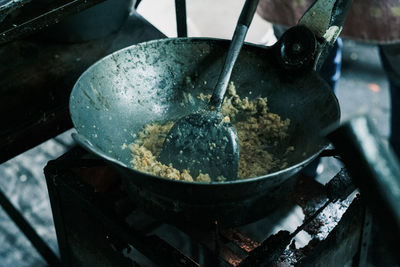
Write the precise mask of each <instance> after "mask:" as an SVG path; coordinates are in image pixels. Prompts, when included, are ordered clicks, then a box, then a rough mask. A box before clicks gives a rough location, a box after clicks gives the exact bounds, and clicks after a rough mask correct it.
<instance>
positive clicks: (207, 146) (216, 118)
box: [159, 0, 258, 181]
mask: <svg viewBox="0 0 400 267" xmlns="http://www.w3.org/2000/svg"><path fill="white" fill-rule="evenodd" d="M257 4H258V0H247V1H246V2H245V4H244V7H243V9H242V12H241V13H240V17H239V19H238V22H237V24H236V28H235V32H234V34H233V37H232V42H231V43H230V45H229V50H228V52H227V55H226V58H225V61H224V64H223V66H222V69H221V72H220V74H219V77H218V80H217V84H216V86H215V88H214V91H213V94H212V96H211V99H210V101H209V103H208V107H207V108H206V109H205V110H200V111H199V112H197V113H194V114H190V115H189V116H184V117H182V118H180V119H179V120H177V121H176V122H175V124H174V126H173V127H172V128H171V130H170V131H169V133H168V134H167V136H166V138H165V140H166V141H165V142H164V145H163V147H162V150H161V153H160V157H159V159H160V161H161V162H162V163H164V164H165V165H169V164H172V166H174V167H175V168H177V169H178V170H180V171H183V170H184V169H186V170H189V172H190V173H191V174H192V175H193V176H194V177H197V176H198V175H199V174H200V173H203V174H209V176H210V177H211V179H212V180H213V181H216V180H217V179H218V177H221V176H222V177H224V178H225V179H227V180H235V179H236V178H237V174H238V169H239V140H238V136H237V132H236V129H235V128H234V127H233V125H232V124H231V123H230V122H227V121H225V120H224V116H223V115H222V113H221V107H222V103H223V101H224V96H225V93H226V91H227V89H228V84H229V81H230V79H231V75H232V70H233V68H234V66H235V63H236V60H237V58H238V56H239V54H240V51H241V49H242V46H243V42H244V39H245V37H246V34H247V30H248V28H249V26H250V24H251V21H252V20H253V16H254V13H255V11H256V7H257Z"/></svg>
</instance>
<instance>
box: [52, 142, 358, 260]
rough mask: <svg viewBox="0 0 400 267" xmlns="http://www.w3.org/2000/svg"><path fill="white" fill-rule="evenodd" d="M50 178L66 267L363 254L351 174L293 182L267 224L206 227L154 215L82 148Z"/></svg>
mask: <svg viewBox="0 0 400 267" xmlns="http://www.w3.org/2000/svg"><path fill="white" fill-rule="evenodd" d="M45 176H46V181H47V185H48V191H49V196H50V201H51V205H52V211H53V216H54V222H55V226H56V233H57V237H58V242H59V248H60V254H61V259H62V262H63V264H64V265H65V266H94V265H96V266H132V265H133V266H300V265H312V266H316V265H318V266H343V265H345V264H346V263H349V262H352V260H353V258H354V256H355V255H357V253H358V254H359V248H360V242H361V241H360V239H361V236H362V235H361V234H362V232H363V225H364V214H365V209H364V206H363V205H362V203H361V200H360V198H359V197H358V196H357V195H356V193H354V189H355V188H354V186H353V185H352V183H351V180H350V177H349V175H348V174H347V172H346V170H345V169H342V170H341V171H340V172H339V173H338V174H337V175H335V176H334V177H333V178H332V179H331V180H330V182H328V183H327V184H326V185H321V184H320V183H318V182H316V181H315V180H312V179H307V178H304V177H301V176H298V177H293V179H292V182H293V183H294V187H292V189H291V191H290V192H287V194H288V196H289V197H287V199H289V201H286V202H282V203H281V205H280V206H279V207H278V208H277V209H275V210H274V211H273V212H271V211H268V212H267V213H266V214H265V216H264V218H262V219H260V220H257V221H255V222H252V223H250V224H247V225H243V226H239V227H223V226H219V224H218V221H216V222H215V225H213V226H212V227H208V228H200V227H198V226H193V225H187V224H185V223H179V222H174V223H170V222H167V221H164V220H160V219H159V218H155V217H152V215H151V212H148V211H147V212H146V210H142V209H141V207H139V206H137V205H136V204H135V203H134V202H133V201H132V200H131V199H130V198H129V196H128V194H127V192H126V190H125V187H124V184H123V183H122V181H121V179H120V177H119V175H118V174H117V172H115V170H114V169H113V168H112V167H110V166H109V165H107V164H106V163H105V162H104V161H103V160H101V159H98V158H95V157H94V156H93V155H91V154H89V153H87V152H86V151H85V150H83V149H82V148H80V147H75V148H73V149H72V150H70V151H69V152H67V153H66V154H64V155H63V156H61V157H60V158H58V159H56V160H54V161H50V162H49V163H48V165H47V166H46V168H45ZM238 216H240V214H238ZM356 258H357V257H356Z"/></svg>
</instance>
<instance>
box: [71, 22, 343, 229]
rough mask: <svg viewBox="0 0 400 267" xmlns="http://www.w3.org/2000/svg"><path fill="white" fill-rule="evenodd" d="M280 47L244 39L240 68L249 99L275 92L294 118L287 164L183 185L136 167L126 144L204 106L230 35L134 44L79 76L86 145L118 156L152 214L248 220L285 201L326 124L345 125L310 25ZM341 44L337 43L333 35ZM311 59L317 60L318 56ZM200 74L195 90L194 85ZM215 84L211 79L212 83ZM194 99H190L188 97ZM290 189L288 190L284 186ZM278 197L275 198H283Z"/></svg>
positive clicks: (74, 112) (74, 100)
mask: <svg viewBox="0 0 400 267" xmlns="http://www.w3.org/2000/svg"><path fill="white" fill-rule="evenodd" d="M288 32H290V34H288V35H286V36H285V35H284V37H282V39H281V40H280V41H279V42H278V43H277V44H276V45H275V46H273V47H267V48H266V47H260V46H255V45H248V44H247V45H244V46H243V49H242V52H241V54H240V56H239V58H238V61H237V65H236V66H235V68H234V70H233V74H232V80H233V81H234V83H235V85H236V88H237V92H238V94H239V95H240V96H242V97H245V96H247V97H249V98H255V97H258V96H262V97H267V98H268V105H269V108H270V110H271V111H272V112H274V113H277V114H279V115H280V116H281V117H282V118H284V119H285V118H289V119H290V120H291V126H290V129H289V134H290V137H289V138H288V139H287V140H286V141H285V142H283V143H282V144H280V148H279V149H278V150H277V151H274V153H275V154H276V155H279V154H280V153H283V151H286V148H287V147H288V146H294V147H295V152H294V153H292V154H290V155H289V156H288V157H287V161H288V163H289V165H288V167H287V168H285V169H283V170H280V171H277V172H273V173H270V174H266V175H264V176H260V177H253V178H249V179H244V180H236V181H231V182H215V183H207V184H206V183H198V182H192V183H189V182H182V181H174V180H169V179H165V178H160V177H155V176H152V175H148V174H146V173H142V172H139V171H137V170H135V169H133V167H132V165H131V163H130V161H131V160H132V155H131V153H130V151H129V149H124V146H123V144H129V143H132V142H133V141H134V140H135V137H134V133H136V132H138V131H139V130H140V129H141V128H142V127H143V126H144V125H145V124H148V123H151V122H163V121H168V120H176V119H177V118H179V117H181V116H184V115H187V114H190V113H193V112H195V111H196V110H198V109H199V108H201V107H202V105H204V104H205V103H203V102H201V101H200V100H198V99H197V98H196V97H195V96H197V95H198V94H200V93H201V92H203V93H207V94H209V93H211V92H212V89H213V88H214V86H215V82H216V80H217V78H218V74H219V70H220V68H221V66H222V62H223V59H224V56H225V53H226V51H227V50H228V46H229V41H226V40H218V39H209V38H176V39H164V40H156V41H151V42H147V43H142V44H138V45H134V46H131V47H128V48H125V49H123V50H120V51H118V52H115V53H113V54H111V55H109V56H107V57H105V58H103V59H102V60H100V61H99V62H97V63H95V64H94V65H93V66H91V67H90V68H89V69H88V70H87V71H86V72H85V73H83V74H82V76H81V77H80V78H79V80H78V81H77V82H76V84H75V86H74V88H73V91H72V93H71V98H70V112H71V117H72V121H73V123H74V126H75V128H76V130H77V132H78V134H77V135H75V136H74V138H75V139H76V140H77V141H78V143H80V144H81V145H82V146H83V147H85V148H86V149H88V150H89V151H91V152H93V153H95V154H97V155H98V156H100V157H102V158H103V159H105V160H107V161H109V162H110V163H111V164H112V165H113V166H115V167H116V168H117V170H118V171H119V172H120V173H121V176H122V177H123V178H124V181H125V182H126V185H127V189H128V191H129V194H130V196H131V197H132V198H133V199H134V200H135V201H136V202H137V203H139V205H140V206H141V207H142V208H144V209H145V210H146V211H147V212H149V213H151V214H153V215H156V216H162V217H163V218H164V219H165V218H168V219H172V220H174V219H178V220H179V221H186V222H192V223H196V224H206V225H208V224H210V223H212V222H214V221H215V220H218V221H219V223H220V224H225V225H239V224H244V223H247V222H250V221H252V220H254V219H256V218H258V217H260V216H262V214H263V215H264V216H265V213H266V212H268V211H270V210H272V209H273V208H274V207H277V203H276V202H279V201H282V199H281V198H282V196H283V198H285V197H287V193H284V190H286V189H287V188H289V187H290V186H289V184H290V183H289V182H285V181H286V180H288V178H289V177H292V176H293V175H294V174H296V173H297V172H298V171H300V170H301V169H302V168H303V167H304V166H305V165H307V163H309V162H310V161H312V160H313V159H314V158H315V157H317V155H318V154H319V153H320V152H321V151H322V150H323V149H324V148H325V147H326V146H327V144H328V143H327V141H326V140H324V139H323V138H322V137H321V136H320V130H321V129H324V128H326V127H327V126H328V125H330V124H332V123H335V122H338V120H339V118H340V111H339V105H338V102H337V99H336V97H335V95H334V94H333V93H332V90H331V89H330V88H329V86H328V85H327V84H326V83H325V82H324V81H323V80H322V79H321V78H320V77H319V76H318V75H317V73H316V72H315V71H314V70H313V66H314V65H315V64H316V62H317V61H315V60H309V59H314V58H315V57H317V56H321V54H316V52H317V51H321V49H320V50H318V49H314V48H315V47H314V46H313V42H315V44H316V47H317V48H318V43H317V41H316V39H313V38H311V39H313V40H312V42H311V41H310V40H311V39H309V38H308V37H309V36H307V33H308V31H306V32H304V28H303V27H300V29H297V28H296V29H295V30H292V31H288ZM299 36H303V37H304V36H305V37H307V38H303V37H301V38H303V39H304V42H303V43H302V45H303V46H304V47H305V48H307V47H308V48H307V49H306V50H305V51H304V53H305V54H304V55H306V57H305V58H304V55H301V56H299V55H297V54H296V55H295V56H294V57H293V56H291V55H290V53H286V52H285V47H287V46H288V45H289V44H290V42H291V41H292V40H293V38H294V39H296V40H297V39H298V37H299ZM333 41H334V40H333ZM310 55H311V56H310ZM187 77H191V79H192V82H193V84H194V86H188V85H187V84H186V83H185V80H186V79H187ZM205 82H206V83H205ZM188 93H190V94H191V95H192V96H194V97H193V98H191V100H190V101H187V94H188ZM285 188H286V189H285ZM274 202H275V203H274Z"/></svg>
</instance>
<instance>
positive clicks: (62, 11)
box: [0, 0, 104, 45]
mask: <svg viewBox="0 0 400 267" xmlns="http://www.w3.org/2000/svg"><path fill="white" fill-rule="evenodd" d="M103 1H104V0H91V1H87V0H73V1H62V2H60V3H51V4H44V5H43V4H42V5H41V7H42V8H38V6H40V5H38V4H36V3H29V4H27V5H26V6H24V7H23V10H22V12H21V11H20V13H21V14H19V15H18V16H17V19H14V20H11V21H9V22H8V21H5V22H3V23H2V24H1V27H0V45H2V44H5V43H8V42H11V41H13V40H16V39H18V38H21V37H24V36H27V35H29V34H32V33H35V32H38V31H39V30H42V29H45V28H47V27H48V26H49V25H52V24H55V23H57V22H59V21H60V20H62V19H64V18H65V17H67V16H68V15H72V14H76V13H78V12H80V11H82V10H84V9H87V8H89V7H91V6H93V5H95V4H98V3H100V2H103ZM16 2H18V1H16ZM54 2H55V1H54ZM43 6H44V8H43Z"/></svg>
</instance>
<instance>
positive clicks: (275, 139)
mask: <svg viewBox="0 0 400 267" xmlns="http://www.w3.org/2000/svg"><path fill="white" fill-rule="evenodd" d="M210 97H211V95H204V94H203V93H200V94H199V95H198V98H199V99H201V100H203V101H205V102H208V101H209V98H210ZM222 114H223V115H224V116H225V119H226V120H230V121H231V122H232V123H233V125H234V126H235V128H236V130H237V133H238V138H239V148H240V154H239V171H238V177H233V179H245V178H251V177H257V176H261V175H265V174H268V173H270V172H272V171H278V170H281V169H283V168H285V167H286V166H287V164H288V163H287V161H286V159H285V155H283V156H282V155H279V157H276V156H275V155H273V153H271V152H270V149H269V148H271V147H276V146H279V143H280V141H281V140H283V139H285V138H287V137H288V128H289V125H290V120H289V119H288V118H286V119H284V120H282V119H281V117H280V116H279V115H277V114H275V113H272V112H270V111H269V110H268V106H267V99H266V98H263V97H257V98H254V99H252V100H249V99H248V98H247V97H245V98H240V96H239V95H238V94H237V92H236V88H235V85H234V84H233V82H231V83H230V85H229V88H228V94H227V97H226V98H225V100H224V103H223V106H222ZM173 123H174V122H173V121H168V122H161V123H156V122H153V123H151V124H146V125H145V127H144V128H143V129H142V130H141V131H140V132H139V133H137V138H136V140H135V142H133V143H132V144H130V145H129V148H130V150H131V151H132V155H133V160H132V165H133V167H134V168H135V169H137V170H139V171H142V172H146V173H149V174H152V175H155V176H159V177H164V178H169V179H174V180H181V181H190V182H191V181H197V182H211V178H210V175H209V174H208V173H200V174H199V175H198V176H196V177H193V176H192V175H191V174H190V172H189V171H188V170H185V169H183V170H178V169H176V168H174V166H172V164H169V165H165V164H162V163H161V162H160V161H158V159H157V158H158V155H159V154H160V151H161V149H162V145H163V142H164V140H165V137H166V135H167V133H168V131H169V130H170V129H171V127H172V125H173ZM212 145H213V144H210V146H211V147H212ZM214 145H215V144H214ZM293 150H294V147H293V146H289V147H288V148H287V150H286V152H285V153H286V154H287V153H290V152H292V151H293ZM227 178H229V179H230V178H232V177H223V176H219V177H217V181H221V182H222V181H225V180H226V179H227Z"/></svg>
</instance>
